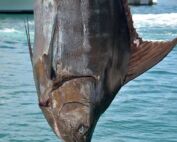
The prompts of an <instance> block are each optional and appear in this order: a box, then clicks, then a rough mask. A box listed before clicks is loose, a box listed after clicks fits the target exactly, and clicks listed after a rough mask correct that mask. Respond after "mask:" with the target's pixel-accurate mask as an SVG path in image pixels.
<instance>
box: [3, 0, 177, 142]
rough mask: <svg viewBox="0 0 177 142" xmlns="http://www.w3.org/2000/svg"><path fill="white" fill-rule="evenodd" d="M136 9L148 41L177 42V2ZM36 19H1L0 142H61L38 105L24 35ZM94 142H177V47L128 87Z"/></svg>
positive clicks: (105, 117) (163, 0)
mask: <svg viewBox="0 0 177 142" xmlns="http://www.w3.org/2000/svg"><path fill="white" fill-rule="evenodd" d="M166 2H167V0H159V4H158V5H155V6H152V7H146V6H143V7H132V11H133V13H134V15H133V18H134V20H135V22H134V23H135V26H136V27H137V30H138V32H139V33H140V35H141V36H143V37H144V38H145V39H148V40H167V39H172V38H174V37H175V36H177V0H170V1H168V4H167V3H166ZM26 17H28V18H29V21H30V27H31V36H32V39H33V36H34V33H33V29H34V28H33V26H34V21H33V16H32V15H2V14H1V15H0V142H57V141H58V139H57V138H56V136H55V135H54V134H53V132H52V131H51V129H50V127H49V126H48V124H47V122H46V120H45V119H44V117H43V115H42V113H41V111H40V109H39V108H38V105H37V96H36V91H35V86H34V82H33V77H32V68H31V64H30V59H29V55H28V49H27V45H26V37H25V34H24V19H25V18H26ZM93 142H177V47H176V48H175V49H174V50H173V51H172V52H171V53H170V54H169V55H168V56H167V58H166V59H165V60H163V61H162V62H161V63H160V64H159V65H157V66H155V67H154V68H152V69H151V70H149V71H148V72H147V73H145V74H144V75H142V76H141V77H139V78H137V79H136V80H134V81H132V82H131V83H129V84H128V85H126V86H125V87H124V88H122V90H121V91H120V92H119V94H118V95H117V97H116V99H115V100H114V102H113V103H112V105H111V106H110V108H109V109H108V110H107V111H106V113H105V114H104V115H103V116H102V117H101V119H100V121H99V122H98V125H97V127H96V129H95V133H94V136H93Z"/></svg>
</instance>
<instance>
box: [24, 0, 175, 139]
mask: <svg viewBox="0 0 177 142" xmlns="http://www.w3.org/2000/svg"><path fill="white" fill-rule="evenodd" d="M34 16H35V43H34V49H31V47H30V48H29V49H30V55H31V60H32V65H33V71H34V79H35V84H36V88H37V94H38V98H39V106H40V108H41V109H42V111H43V114H44V115H45V118H46V119H47V121H48V123H49V124H50V126H51V127H52V129H53V131H54V132H55V133H56V135H57V136H59V137H61V138H62V139H63V140H64V141H65V142H90V141H91V138H92V134H93V131H94V128H95V126H96V124H97V121H98V120H99V117H100V116H101V114H102V113H104V111H105V110H106V109H107V108H108V107H109V105H110V104H111V102H112V100H113V99H114V97H115V96H116V94H117V92H118V91H119V89H120V88H121V87H122V86H124V85H125V84H126V83H127V82H129V81H130V80H132V79H134V78H136V77H138V76H139V75H141V74H142V73H144V72H145V71H147V70H148V69H150V68H151V67H153V66H154V65H155V64H157V63H158V62H160V61H161V60H162V59H163V58H164V57H165V56H166V55H167V54H168V53H169V52H170V51H171V50H172V49H173V47H174V46H175V45H176V44H177V39H174V40H172V41H167V42H151V41H143V40H142V39H141V38H140V37H139V36H138V34H137V32H136V30H135V28H134V27H133V21H132V17H131V13H130V10H129V7H128V4H127V0H36V1H35V8H34ZM27 33H28V30H27ZM28 40H29V37H28ZM29 45H30V44H29ZM32 50H33V51H32Z"/></svg>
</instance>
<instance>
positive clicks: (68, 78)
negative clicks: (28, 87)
mask: <svg viewBox="0 0 177 142" xmlns="http://www.w3.org/2000/svg"><path fill="white" fill-rule="evenodd" d="M75 79H90V80H93V81H94V82H97V80H98V78H97V77H95V76H93V75H65V76H62V77H58V78H55V79H54V80H53V84H52V85H53V87H52V91H54V90H56V89H58V88H59V87H61V86H62V85H64V84H65V83H66V82H69V81H72V80H75Z"/></svg>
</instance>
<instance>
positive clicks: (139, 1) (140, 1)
mask: <svg viewBox="0 0 177 142" xmlns="http://www.w3.org/2000/svg"><path fill="white" fill-rule="evenodd" d="M128 3H129V5H153V4H156V3H157V0H128Z"/></svg>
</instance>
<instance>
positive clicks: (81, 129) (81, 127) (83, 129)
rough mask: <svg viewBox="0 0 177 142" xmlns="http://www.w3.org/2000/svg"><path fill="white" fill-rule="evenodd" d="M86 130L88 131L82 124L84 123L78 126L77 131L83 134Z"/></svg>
mask: <svg viewBox="0 0 177 142" xmlns="http://www.w3.org/2000/svg"><path fill="white" fill-rule="evenodd" d="M87 131H88V127H87V126H84V125H80V126H79V129H78V132H79V134H80V135H84V134H85V133H86V132H87Z"/></svg>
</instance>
